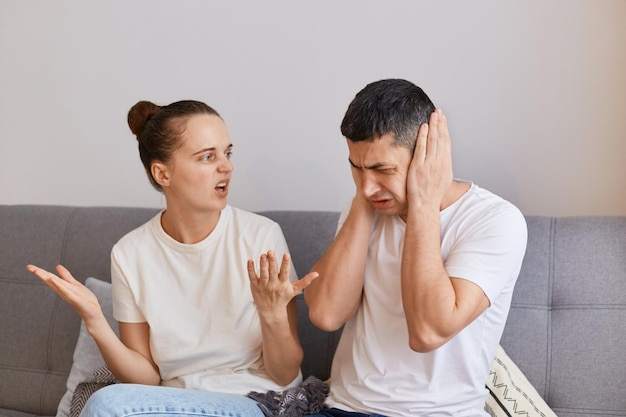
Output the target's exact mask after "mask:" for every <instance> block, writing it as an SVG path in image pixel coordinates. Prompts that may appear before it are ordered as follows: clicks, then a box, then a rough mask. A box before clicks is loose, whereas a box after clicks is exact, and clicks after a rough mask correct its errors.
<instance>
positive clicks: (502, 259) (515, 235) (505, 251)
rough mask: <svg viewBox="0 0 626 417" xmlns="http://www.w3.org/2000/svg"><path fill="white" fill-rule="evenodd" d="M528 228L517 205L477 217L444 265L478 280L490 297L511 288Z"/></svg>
mask: <svg viewBox="0 0 626 417" xmlns="http://www.w3.org/2000/svg"><path fill="white" fill-rule="evenodd" d="M526 240H527V228H526V221H525V219H524V216H523V215H522V213H521V212H520V211H519V210H518V209H517V208H515V207H514V206H508V207H505V208H500V209H498V210H497V211H493V212H488V213H486V214H485V215H483V216H481V217H480V218H478V219H474V220H473V221H472V222H471V224H470V225H468V226H467V227H466V228H464V230H462V231H459V236H458V239H457V240H456V242H455V244H454V245H453V246H452V248H451V249H450V252H449V254H448V257H447V259H446V260H445V268H446V270H447V272H448V274H449V275H450V276H451V277H454V278H463V279H466V280H469V281H471V282H473V283H475V284H477V285H478V286H479V287H481V289H482V290H483V292H484V293H485V295H487V297H488V298H489V300H490V301H492V302H493V300H494V299H495V298H496V297H497V296H498V294H500V293H501V292H503V291H512V290H513V287H514V286H515V282H516V280H517V276H518V275H519V271H520V268H521V265H522V259H523V257H524V253H525V251H526Z"/></svg>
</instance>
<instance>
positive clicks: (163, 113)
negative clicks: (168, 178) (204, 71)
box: [128, 100, 221, 191]
mask: <svg viewBox="0 0 626 417" xmlns="http://www.w3.org/2000/svg"><path fill="white" fill-rule="evenodd" d="M199 114H209V115H214V116H217V117H220V115H219V114H218V113H217V111H215V110H214V109H213V108H211V107H210V106H208V105H206V104H205V103H203V102H201V101H195V100H182V101H177V102H175V103H172V104H169V105H167V106H157V105H156V104H154V103H152V102H150V101H139V102H138V103H137V104H135V105H134V106H133V107H131V109H130V110H129V111H128V126H129V127H130V130H131V132H133V134H134V135H135V136H136V137H137V142H138V143H139V157H140V158H141V162H142V163H143V166H144V168H145V170H146V174H148V179H149V180H150V183H151V184H152V186H153V187H154V188H156V189H157V190H158V191H163V189H162V188H161V186H160V185H159V183H157V182H156V181H155V179H154V178H153V177H152V170H151V166H152V163H153V162H155V161H158V162H163V163H167V162H168V161H169V160H170V158H171V157H172V154H173V153H174V151H176V150H177V149H178V148H180V147H181V145H182V144H181V140H180V138H181V135H182V134H183V132H184V131H185V122H186V121H187V119H188V118H189V117H191V116H195V115H199ZM220 118H221V117H220Z"/></svg>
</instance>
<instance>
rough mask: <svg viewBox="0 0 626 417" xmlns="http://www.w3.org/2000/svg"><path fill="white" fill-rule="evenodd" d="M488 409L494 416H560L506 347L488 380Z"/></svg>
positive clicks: (496, 359)
mask: <svg viewBox="0 0 626 417" xmlns="http://www.w3.org/2000/svg"><path fill="white" fill-rule="evenodd" d="M487 389H489V394H488V395H487V401H486V402H485V410H486V411H487V412H488V413H489V414H490V415H491V416H493V417H509V416H525V417H557V416H556V414H554V412H553V411H552V409H550V407H549V406H548V404H546V402H545V401H544V400H543V398H541V396H540V395H539V393H538V392H537V391H536V390H535V388H534V387H533V386H532V385H531V384H530V382H529V381H528V379H527V378H526V376H525V375H524V374H523V373H522V371H521V370H520V369H519V368H518V367H517V365H515V363H514V362H513V361H512V360H511V358H509V356H508V355H507V354H506V352H505V351H504V349H503V348H502V346H498V351H497V352H496V357H495V359H494V361H493V364H492V365H491V370H490V371H489V378H488V380H487Z"/></svg>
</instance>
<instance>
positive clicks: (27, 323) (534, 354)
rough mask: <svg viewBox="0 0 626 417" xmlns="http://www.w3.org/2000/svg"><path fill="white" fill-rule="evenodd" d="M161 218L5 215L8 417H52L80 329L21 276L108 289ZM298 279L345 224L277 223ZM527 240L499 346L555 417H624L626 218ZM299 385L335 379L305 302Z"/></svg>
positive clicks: (27, 209) (2, 279) (67, 210)
mask: <svg viewBox="0 0 626 417" xmlns="http://www.w3.org/2000/svg"><path fill="white" fill-rule="evenodd" d="M157 212H158V210H156V209H142V208H107V207H60V206H0V334H2V339H3V340H1V341H0V415H2V412H1V409H12V410H18V411H22V412H25V413H32V414H39V415H53V414H55V413H56V407H57V404H58V402H59V400H60V398H61V396H62V395H63V393H64V392H65V381H66V379H67V376H68V374H69V370H70V367H71V364H72V353H73V351H74V346H75V343H76V339H77V337H78V331H79V324H80V321H79V318H78V316H77V315H76V314H75V313H74V312H73V311H72V310H71V308H69V307H68V306H67V305H66V304H65V303H64V302H62V301H61V300H60V299H59V297H57V296H56V294H54V293H53V292H52V291H51V290H49V289H48V288H47V287H46V286H45V285H44V284H42V283H41V282H39V280H37V278H35V277H34V276H32V275H31V274H30V273H28V272H27V271H26V270H25V265H27V264H28V263H35V264H37V265H39V266H41V267H43V268H47V269H53V268H54V267H55V265H57V264H59V263H62V264H64V265H65V266H67V267H68V269H70V271H72V272H73V273H74V275H75V277H76V278H77V279H79V280H81V281H84V280H85V279H86V278H87V277H90V276H91V277H96V278H99V279H102V280H105V281H109V280H110V277H109V274H110V258H109V254H110V250H111V247H112V246H113V244H114V243H115V242H116V241H117V240H118V239H119V238H120V237H121V236H123V235H124V234H125V233H127V232H128V231H130V230H132V229H133V228H135V227H137V226H139V225H141V224H143V223H144V222H146V221H147V220H149V219H150V218H151V217H152V216H154V215H155V214H156V213H157ZM261 214H263V215H266V216H267V217H270V218H272V219H274V220H275V221H277V222H278V223H279V224H280V225H281V227H282V229H283V232H284V233H285V237H286V239H287V243H288V244H289V248H290V252H291V254H292V258H293V261H294V264H295V267H296V270H297V271H298V273H299V274H300V275H303V274H304V273H306V272H307V271H309V270H310V268H311V266H312V265H313V263H314V262H315V261H316V260H317V259H318V258H319V257H320V256H321V255H322V253H323V252H324V250H325V249H326V247H328V245H329V244H330V242H331V241H332V238H333V236H334V233H335V229H336V224H337V219H338V216H339V213H336V212H304V211H271V212H263V213H261ZM526 219H527V222H528V231H529V240H528V249H527V252H526V257H525V259H524V264H523V266H522V271H521V274H520V277H519V279H518V284H517V286H516V289H515V293H514V296H513V304H512V308H511V313H510V315H509V319H508V322H507V326H506V328H505V332H504V335H503V339H502V345H503V347H504V348H505V350H506V352H507V353H508V354H509V356H510V357H511V358H512V359H513V360H514V361H515V362H516V363H517V364H518V365H519V367H520V368H521V369H522V371H523V372H524V373H525V374H526V376H527V377H528V379H529V380H530V382H531V383H532V384H533V385H534V386H535V387H536V389H537V391H538V392H539V393H540V394H541V395H542V396H543V397H544V398H545V399H546V401H547V402H548V404H550V406H551V407H553V409H554V410H555V411H556V413H557V414H558V415H559V416H560V417H581V416H591V415H616V416H617V415H626V395H624V388H623V387H624V386H626V349H625V348H624V347H623V345H622V343H623V341H624V340H626V217H576V218H551V217H534V216H527V218H526ZM298 306H299V313H300V315H299V334H300V339H301V342H302V344H303V348H304V350H305V361H304V363H303V366H302V368H303V374H304V375H305V376H306V375H309V374H314V375H317V376H319V377H320V378H326V377H327V376H328V375H329V371H330V363H331V359H332V355H333V353H334V349H335V347H336V344H337V341H338V337H339V332H334V333H325V332H322V331H320V330H318V329H317V328H315V327H314V326H313V325H312V324H311V323H310V321H309V320H308V314H307V308H306V305H305V303H304V302H303V299H302V297H300V298H299V299H298Z"/></svg>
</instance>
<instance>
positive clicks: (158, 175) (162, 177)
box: [150, 161, 170, 187]
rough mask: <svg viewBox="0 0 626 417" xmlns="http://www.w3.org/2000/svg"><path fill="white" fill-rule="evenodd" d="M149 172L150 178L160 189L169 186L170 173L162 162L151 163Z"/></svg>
mask: <svg viewBox="0 0 626 417" xmlns="http://www.w3.org/2000/svg"><path fill="white" fill-rule="evenodd" d="M150 172H151V173H152V178H154V180H155V181H156V182H157V184H159V185H160V186H161V187H167V186H168V185H169V184H170V171H169V169H168V167H167V165H165V164H164V163H162V162H158V161H156V162H153V163H152V165H151V166H150Z"/></svg>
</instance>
